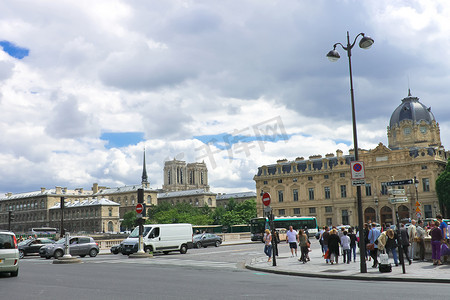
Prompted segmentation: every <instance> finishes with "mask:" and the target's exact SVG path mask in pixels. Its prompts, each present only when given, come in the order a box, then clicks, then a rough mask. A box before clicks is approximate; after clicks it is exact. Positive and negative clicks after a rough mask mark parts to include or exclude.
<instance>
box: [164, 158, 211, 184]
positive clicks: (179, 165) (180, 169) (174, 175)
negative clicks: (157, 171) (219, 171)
mask: <svg viewBox="0 0 450 300" xmlns="http://www.w3.org/2000/svg"><path fill="white" fill-rule="evenodd" d="M162 189H163V190H164V192H174V191H187V190H196V189H203V190H205V191H206V192H209V185H208V168H207V167H206V164H205V163H204V162H201V163H189V164H186V162H185V161H181V160H176V159H173V160H169V161H166V162H165V163H164V185H163V187H162Z"/></svg>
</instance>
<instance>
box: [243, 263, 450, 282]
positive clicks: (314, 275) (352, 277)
mask: <svg viewBox="0 0 450 300" xmlns="http://www.w3.org/2000/svg"><path fill="white" fill-rule="evenodd" d="M245 268H246V269H248V270H252V271H258V272H263V273H272V274H278V275H288V276H299V277H311V278H327V279H342V280H359V281H396V282H421V283H450V279H444V278H404V277H369V276H366V277H363V276H355V275H336V274H317V273H301V272H292V271H286V270H271V269H264V268H258V267H254V266H251V265H248V264H245Z"/></svg>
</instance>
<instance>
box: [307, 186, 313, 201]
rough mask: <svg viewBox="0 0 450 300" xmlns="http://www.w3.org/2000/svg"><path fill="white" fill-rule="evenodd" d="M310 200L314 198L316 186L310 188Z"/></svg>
mask: <svg viewBox="0 0 450 300" xmlns="http://www.w3.org/2000/svg"><path fill="white" fill-rule="evenodd" d="M308 194H309V200H314V188H309V189H308Z"/></svg>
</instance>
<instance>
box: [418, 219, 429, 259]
mask: <svg viewBox="0 0 450 300" xmlns="http://www.w3.org/2000/svg"><path fill="white" fill-rule="evenodd" d="M426 234H427V233H426V231H425V229H424V228H423V221H422V220H419V221H418V222H417V227H416V236H417V245H418V246H419V261H424V260H425V240H424V238H425V236H426Z"/></svg>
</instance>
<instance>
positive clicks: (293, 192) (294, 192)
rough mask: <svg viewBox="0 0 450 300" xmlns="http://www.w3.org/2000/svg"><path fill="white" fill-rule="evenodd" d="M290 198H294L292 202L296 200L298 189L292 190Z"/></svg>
mask: <svg viewBox="0 0 450 300" xmlns="http://www.w3.org/2000/svg"><path fill="white" fill-rule="evenodd" d="M292 198H293V199H294V202H297V201H298V190H297V189H295V190H293V191H292Z"/></svg>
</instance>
